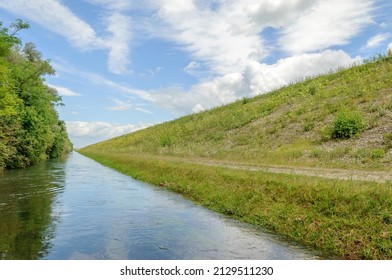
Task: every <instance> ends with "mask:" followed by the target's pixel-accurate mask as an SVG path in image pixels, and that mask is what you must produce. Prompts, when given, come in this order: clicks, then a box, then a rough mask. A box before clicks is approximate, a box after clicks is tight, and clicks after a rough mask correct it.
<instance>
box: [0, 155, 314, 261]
mask: <svg viewBox="0 0 392 280" xmlns="http://www.w3.org/2000/svg"><path fill="white" fill-rule="evenodd" d="M0 195H1V200H0V212H1V216H0V222H1V225H0V227H1V228H0V241H1V245H0V250H1V251H0V252H1V258H2V259H307V258H315V257H316V255H315V254H314V253H312V252H309V251H306V250H304V249H303V248H298V247H295V246H292V245H289V244H287V243H284V242H282V241H279V240H277V239H276V237H274V236H273V235H269V234H266V233H263V232H262V231H260V229H259V228H255V227H252V226H249V225H246V224H243V223H240V222H237V221H234V220H232V219H229V218H227V217H225V216H222V215H219V214H216V213H213V212H211V211H209V210H207V209H205V208H203V207H201V206H198V205H195V204H194V203H192V202H190V201H188V200H185V199H183V198H182V197H181V196H180V195H178V194H175V193H172V192H170V191H167V190H165V189H162V188H158V187H155V186H151V185H149V184H145V183H142V182H140V181H136V180H133V179H132V178H130V177H128V176H125V175H123V174H120V173H118V172H116V171H113V170H111V169H109V168H106V167H104V166H102V165H100V164H98V163H96V162H94V161H92V160H90V159H88V158H86V157H84V156H81V155H79V154H77V153H74V154H73V155H71V156H70V157H69V158H68V160H67V161H66V162H61V161H57V162H56V161H51V162H49V163H47V164H42V165H39V166H37V167H34V168H29V169H26V170H18V171H11V172H7V173H6V174H5V175H4V176H0Z"/></svg>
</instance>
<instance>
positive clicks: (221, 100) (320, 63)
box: [151, 50, 361, 115]
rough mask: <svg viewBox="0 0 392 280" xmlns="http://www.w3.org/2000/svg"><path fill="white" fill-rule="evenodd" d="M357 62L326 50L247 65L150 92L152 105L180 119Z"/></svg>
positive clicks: (340, 52) (357, 61) (343, 54)
mask: <svg viewBox="0 0 392 280" xmlns="http://www.w3.org/2000/svg"><path fill="white" fill-rule="evenodd" d="M359 62H361V59H360V58H351V57H350V56H349V55H348V54H347V53H345V52H344V51H341V50H339V51H332V50H326V51H323V52H321V53H315V54H301V55H295V56H292V57H289V58H285V59H281V60H279V61H277V63H275V64H271V65H269V64H264V63H260V62H257V61H250V62H249V63H248V64H247V65H246V66H245V67H244V70H243V71H242V72H241V73H230V74H226V75H223V76H220V77H216V78H212V79H210V80H208V81H205V82H201V83H198V84H196V85H194V86H192V87H191V88H190V89H189V90H187V91H186V90H184V89H183V88H181V87H168V88H165V89H162V90H159V91H152V92H151V94H152V95H154V96H155V100H154V101H153V102H154V104H156V105H157V106H160V107H163V108H166V109H169V110H171V111H175V112H177V114H180V115H183V114H188V113H190V112H193V113H196V112H200V111H203V110H205V109H209V108H212V107H216V106H220V105H223V104H228V103H230V102H233V101H235V100H238V99H240V98H241V97H243V96H255V95H258V94H262V93H266V92H269V91H272V90H274V89H276V88H279V87H282V86H284V85H287V84H289V83H291V82H295V81H298V80H301V79H303V78H304V77H308V76H314V75H317V74H322V73H327V72H329V71H331V70H334V69H337V68H339V67H348V66H351V65H352V64H354V63H359Z"/></svg>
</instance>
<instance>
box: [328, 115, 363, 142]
mask: <svg viewBox="0 0 392 280" xmlns="http://www.w3.org/2000/svg"><path fill="white" fill-rule="evenodd" d="M364 129H365V120H364V118H363V117H362V116H361V115H360V114H359V113H356V112H341V113H340V114H339V115H338V116H337V117H336V119H335V121H334V123H333V127H332V132H331V136H332V138H334V139H349V138H351V137H353V136H355V135H357V134H359V133H361V132H362V131H363V130H364Z"/></svg>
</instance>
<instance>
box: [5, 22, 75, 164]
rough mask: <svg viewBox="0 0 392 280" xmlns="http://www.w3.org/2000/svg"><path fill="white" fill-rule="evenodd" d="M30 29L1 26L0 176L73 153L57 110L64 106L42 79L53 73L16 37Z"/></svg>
mask: <svg viewBox="0 0 392 280" xmlns="http://www.w3.org/2000/svg"><path fill="white" fill-rule="evenodd" d="M28 28H29V24H28V23H25V22H23V21H21V20H17V21H16V22H14V23H12V24H11V25H10V26H9V27H8V28H7V27H4V26H3V23H2V22H0V171H2V170H4V169H6V168H21V167H26V166H29V165H31V164H34V163H36V162H38V161H41V160H44V159H48V158H56V157H59V156H60V155H62V154H65V153H68V152H70V151H71V150H72V143H71V142H70V140H69V138H68V134H67V131H66V127H65V123H64V121H62V120H60V119H59V116H58V113H57V111H56V106H61V105H63V103H62V101H61V97H60V96H59V95H58V93H57V91H56V90H55V89H54V88H51V87H49V86H48V85H47V84H46V83H45V76H47V75H54V73H55V71H54V69H53V67H52V66H51V65H50V63H49V61H48V60H45V59H43V58H42V54H41V53H40V52H39V51H38V50H37V49H36V47H35V45H34V44H33V43H25V44H23V43H22V41H21V39H20V38H18V37H17V33H18V32H19V31H21V30H22V29H28Z"/></svg>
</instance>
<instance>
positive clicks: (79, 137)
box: [66, 121, 150, 147]
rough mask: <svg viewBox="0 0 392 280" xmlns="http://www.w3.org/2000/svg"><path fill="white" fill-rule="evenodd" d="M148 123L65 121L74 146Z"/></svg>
mask: <svg viewBox="0 0 392 280" xmlns="http://www.w3.org/2000/svg"><path fill="white" fill-rule="evenodd" d="M149 126H150V124H146V123H138V124H126V125H119V124H112V123H107V122H82V121H74V122H66V127H67V132H68V135H69V137H70V139H71V141H72V142H73V143H74V145H75V147H83V146H85V145H89V144H92V143H97V142H100V141H103V140H106V139H110V138H113V137H116V136H120V135H123V134H126V133H131V132H134V131H136V130H140V129H144V128H146V127H149Z"/></svg>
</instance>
